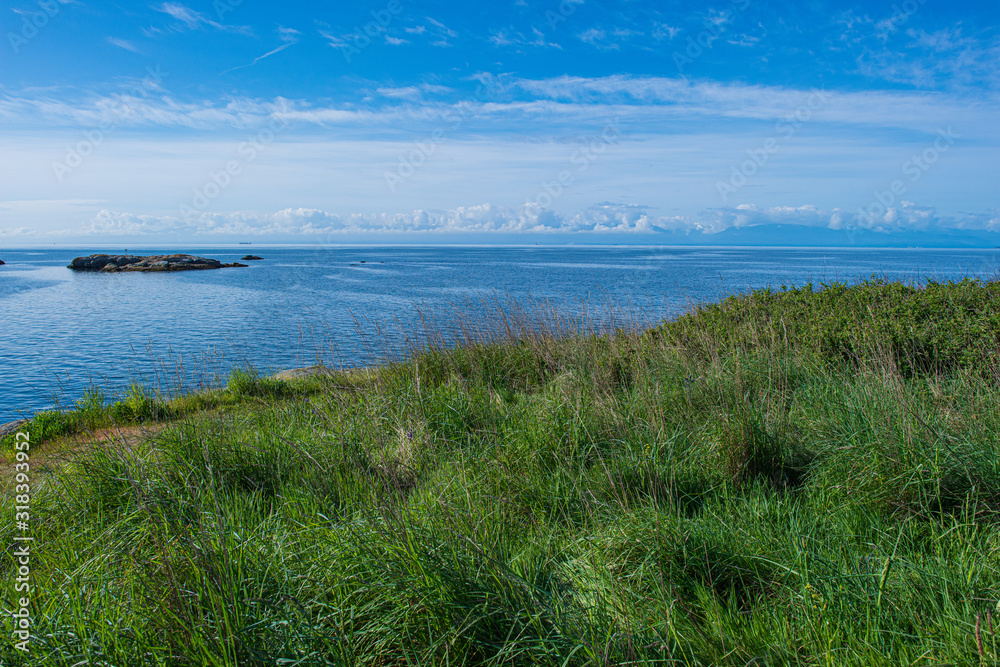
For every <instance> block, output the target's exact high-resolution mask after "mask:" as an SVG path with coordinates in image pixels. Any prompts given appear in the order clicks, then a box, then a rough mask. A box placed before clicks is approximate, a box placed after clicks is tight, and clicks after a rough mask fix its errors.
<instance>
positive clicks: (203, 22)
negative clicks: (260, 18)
mask: <svg viewBox="0 0 1000 667" xmlns="http://www.w3.org/2000/svg"><path fill="white" fill-rule="evenodd" d="M154 9H156V11H158V12H162V13H164V14H166V15H168V16H170V17H171V18H172V19H174V21H175V22H176V24H175V26H174V27H175V29H180V28H181V27H183V29H187V30H198V29H201V28H204V27H206V26H207V27H210V28H214V29H216V30H222V31H224V32H236V33H243V34H247V35H250V34H253V31H252V29H251V28H250V27H249V26H230V25H223V24H222V23H219V22H218V21H213V20H212V19H211V18H209V17H208V16H206V15H205V14H202V13H201V12H197V11H195V10H193V9H191V8H190V7H188V6H187V5H183V4H181V3H179V2H164V3H163V4H161V5H160V6H159V7H155V8H154ZM178 24H179V25H178Z"/></svg>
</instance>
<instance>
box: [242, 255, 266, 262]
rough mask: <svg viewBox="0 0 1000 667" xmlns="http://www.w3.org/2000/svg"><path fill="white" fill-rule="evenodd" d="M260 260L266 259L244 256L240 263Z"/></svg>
mask: <svg viewBox="0 0 1000 667" xmlns="http://www.w3.org/2000/svg"><path fill="white" fill-rule="evenodd" d="M258 259H264V258H263V257H258V256H257V255H244V256H243V257H240V261H244V262H250V261H253V260H258Z"/></svg>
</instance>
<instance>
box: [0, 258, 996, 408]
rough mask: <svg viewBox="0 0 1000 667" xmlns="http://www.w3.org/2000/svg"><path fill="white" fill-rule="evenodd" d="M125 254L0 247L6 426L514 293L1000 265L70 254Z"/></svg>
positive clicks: (358, 351)
mask: <svg viewBox="0 0 1000 667" xmlns="http://www.w3.org/2000/svg"><path fill="white" fill-rule="evenodd" d="M124 251H125V249H124V248H101V249H95V248H89V249H87V248H62V247H60V248H38V249H15V250H0V259H3V260H4V261H5V262H6V265H5V266H0V322H2V323H3V324H2V326H0V423H3V422H6V421H10V420H14V419H17V418H19V417H22V416H30V415H31V414H32V413H34V412H36V411H38V410H43V409H50V408H57V407H66V406H70V405H72V404H73V403H74V402H75V401H76V400H77V399H79V398H80V396H81V395H82V394H83V392H84V391H85V390H86V389H87V388H88V387H91V386H94V385H96V386H98V387H100V388H102V389H103V390H104V391H105V392H106V393H107V394H108V395H109V396H111V397H113V396H115V395H116V393H120V392H121V391H122V390H123V388H125V387H127V386H128V385H129V384H130V383H131V382H139V383H141V384H145V385H147V386H153V387H156V388H159V389H160V390H162V391H178V390H182V389H196V388H198V387H199V386H201V387H206V386H212V385H215V384H217V383H219V382H220V381H222V380H224V377H225V374H226V373H228V372H229V371H230V370H231V369H232V368H234V367H238V366H243V365H247V364H250V365H252V366H254V367H255V368H257V369H258V370H260V371H261V372H263V373H271V372H274V371H277V370H280V369H284V368H294V367H301V366H307V365H311V364H314V363H317V362H323V363H327V364H330V365H335V366H345V367H349V366H358V365H365V364H371V363H378V362H379V361H380V360H382V359H384V358H386V355H392V354H399V353H401V351H403V350H406V349H409V347H408V346H410V345H413V344H416V345H420V344H422V342H423V341H424V338H422V337H421V336H423V335H424V334H429V333H433V332H437V333H439V334H442V335H444V336H445V337H447V335H448V334H449V332H452V331H453V330H454V328H455V327H456V326H458V323H459V322H464V323H465V326H469V325H470V323H473V324H474V323H476V322H482V321H484V320H486V319H488V318H489V317H491V314H492V313H495V312H496V310H495V309H496V307H497V305H498V304H503V303H508V302H511V301H512V302H516V303H517V304H519V306H517V307H520V308H527V309H530V308H531V307H533V306H539V307H542V308H543V309H545V310H546V311H547V312H550V313H558V314H560V315H561V316H563V317H565V318H566V320H567V321H568V322H570V323H573V322H579V323H580V324H581V325H586V326H592V327H603V326H614V324H615V322H616V321H620V319H619V320H616V319H615V318H623V317H624V318H631V319H637V320H639V321H640V322H642V323H648V324H652V323H655V322H658V321H661V320H663V319H664V318H670V317H675V316H677V315H679V314H682V313H683V312H685V311H686V310H687V309H688V308H690V307H692V306H693V305H694V304H697V303H701V302H706V301H714V300H718V299H720V298H723V297H725V296H727V295H730V294H735V293H740V292H744V291H747V290H749V289H754V288H758V287H767V286H771V287H774V288H777V289H780V287H781V286H782V285H788V286H791V285H803V284H805V283H808V282H812V283H814V284H817V285H819V284H821V283H828V282H832V281H838V280H839V281H845V282H856V281H857V280H859V279H864V278H867V277H870V276H872V275H877V276H879V277H884V278H887V279H904V280H918V281H919V280H937V281H944V280H958V279H961V278H963V277H981V278H984V279H992V278H995V277H996V276H997V269H998V266H1000V250H940V249H877V250H866V249H816V248H808V249H772V248H718V247H713V248H692V247H683V248H680V247H635V246H615V247H606V246H602V247H594V246H563V247H547V246H525V247H472V246H461V247H442V246H434V247H432V246H422V247H421V246H395V247H386V246H365V247H355V246H344V247H267V246H249V245H240V246H229V247H224V248H219V247H215V248H198V247H186V248H178V247H171V248H152V247H148V248H129V249H128V252H129V253H130V254H163V253H169V252H186V253H190V254H195V255H200V256H204V257H213V258H216V259H220V260H222V261H224V262H231V261H235V260H238V259H239V258H240V257H242V256H243V255H245V254H247V253H249V252H253V253H254V254H256V255H260V256H262V257H264V259H263V260H262V261H256V262H245V263H246V264H248V265H249V266H248V267H247V268H231V269H220V270H212V271H186V272H178V273H152V274H144V273H120V274H99V273H79V272H74V271H71V270H69V269H67V268H66V265H67V264H68V263H69V261H70V260H71V259H73V258H74V257H77V256H81V255H89V254H93V253H96V252H111V253H121V252H124Z"/></svg>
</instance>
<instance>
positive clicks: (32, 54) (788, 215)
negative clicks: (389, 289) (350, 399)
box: [0, 0, 1000, 245]
mask: <svg viewBox="0 0 1000 667" xmlns="http://www.w3.org/2000/svg"><path fill="white" fill-rule="evenodd" d="M998 18H1000V5H998V3H996V2H965V3H955V2H941V0H924V1H922V2H921V1H920V0H907V1H905V2H899V1H896V0H894V1H891V2H866V3H827V2H820V1H816V2H801V3H790V2H789V3H782V4H776V3H765V2H760V1H755V0H727V1H721V2H715V3H711V2H710V3H704V4H701V3H699V4H697V5H694V4H693V3H669V2H657V3H652V2H641V1H637V0H622V1H618V2H613V1H593V0H562V1H561V2H559V1H552V2H545V1H543V2H536V1H534V0H516V1H510V2H494V3H464V2H463V3H458V2H444V1H434V2H428V1H424V2H419V1H416V0H414V1H406V0H390V1H388V2H368V3H362V2H338V3H329V4H328V5H327V6H325V7H320V6H318V5H317V4H315V3H298V2H285V3H263V2H258V1H255V0H242V1H240V0H212V1H195V0H187V1H185V2H152V3H144V2H135V3H122V4H119V3H111V2H100V1H98V0H61V1H60V0H29V1H21V0H13V1H12V2H5V3H4V5H3V7H2V8H0V34H2V37H3V39H2V43H0V155H2V159H0V243H3V244H40V243H45V244H49V243H81V242H86V243H95V244H99V243H102V242H112V241H113V242H115V243H117V242H119V241H121V242H130V243H132V244H133V245H138V244H140V243H143V242H149V243H159V242H184V243H206V244H207V243H216V242H218V243H229V242H233V241H234V240H251V241H254V242H260V243H263V242H303V243H340V242H355V241H393V240H399V239H410V240H414V239H415V240H420V241H423V242H435V241H438V240H467V241H473V242H484V243H489V242H510V241H514V240H519V239H523V240H530V239H533V238H550V239H561V240H567V239H571V240H580V241H584V242H585V241H587V240H590V239H600V240H610V239H613V240H616V241H620V242H623V243H626V242H660V241H663V242H669V241H670V240H671V239H676V238H679V237H680V236H684V237H689V238H699V239H700V238H709V237H715V238H726V235H727V234H730V235H732V234H733V233H735V231H740V232H746V231H748V230H749V231H752V230H754V229H759V230H769V231H767V232H766V233H767V234H770V235H771V236H770V237H769V238H770V239H771V240H773V241H774V242H781V240H782V238H781V234H782V233H783V232H781V231H780V230H778V231H775V229H774V228H773V227H772V226H773V225H782V226H783V229H786V230H787V229H788V227H789V226H792V225H798V226H802V227H804V228H808V229H810V230H813V231H816V232H818V233H822V234H826V236H825V237H824V238H831V239H832V238H834V237H836V238H840V239H841V240H842V241H843V242H844V243H850V242H852V240H853V239H856V238H872V235H876V236H889V235H897V236H898V238H900V239H902V238H906V239H907V243H909V242H911V241H912V238H914V237H915V235H916V236H919V235H924V237H925V238H927V239H931V238H937V237H936V236H935V235H938V236H940V235H941V234H945V235H950V236H951V237H956V236H960V235H968V236H969V237H970V238H972V237H975V238H977V239H979V242H980V243H985V244H988V245H1000V234H998V235H997V237H996V238H997V241H996V242H995V243H993V241H992V238H993V237H992V234H991V233H987V232H1000V201H998V200H1000V187H998V183H997V174H998V173H1000V172H998V169H997V166H996V160H997V156H998V150H997V149H998V145H1000V122H998V120H1000V106H998V102H1000V28H998ZM800 231H801V230H800ZM858 234H861V237H859V236H858Z"/></svg>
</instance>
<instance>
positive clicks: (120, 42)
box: [107, 37, 140, 53]
mask: <svg viewBox="0 0 1000 667" xmlns="http://www.w3.org/2000/svg"><path fill="white" fill-rule="evenodd" d="M107 42H108V44H111V45H112V46H117V47H118V48H120V49H125V50H126V51H131V52H132V53H140V51H139V49H138V47H136V46H135V44H133V43H132V42H129V41H127V40H124V39H119V38H117V37H108V38H107Z"/></svg>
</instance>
